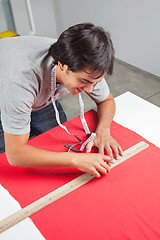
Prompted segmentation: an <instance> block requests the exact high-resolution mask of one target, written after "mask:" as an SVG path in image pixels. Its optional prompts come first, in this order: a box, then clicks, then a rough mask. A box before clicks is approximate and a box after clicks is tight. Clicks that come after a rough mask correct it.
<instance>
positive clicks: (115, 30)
mask: <svg viewBox="0 0 160 240" xmlns="http://www.w3.org/2000/svg"><path fill="white" fill-rule="evenodd" d="M53 2H54V7H55V9H56V12H55V17H56V25H57V33H58V34H59V33H61V32H62V31H63V30H64V29H66V28H67V27H69V26H71V25H74V24H76V23H80V22H85V21H90V22H93V23H94V24H96V25H101V26H103V27H104V28H105V30H109V32H110V33H111V36H112V40H113V43H114V47H115V50H116V58H118V59H120V60H122V61H124V62H127V63H129V64H131V65H133V66H136V67H138V68H141V69H143V70H145V71H148V72H150V73H152V74H154V75H157V76H160V1H159V0H53Z"/></svg>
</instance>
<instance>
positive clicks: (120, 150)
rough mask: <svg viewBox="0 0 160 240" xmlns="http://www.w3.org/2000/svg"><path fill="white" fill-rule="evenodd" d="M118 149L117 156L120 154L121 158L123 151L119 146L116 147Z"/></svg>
mask: <svg viewBox="0 0 160 240" xmlns="http://www.w3.org/2000/svg"><path fill="white" fill-rule="evenodd" d="M118 149H119V154H120V155H121V156H123V149H122V148H121V146H120V145H118Z"/></svg>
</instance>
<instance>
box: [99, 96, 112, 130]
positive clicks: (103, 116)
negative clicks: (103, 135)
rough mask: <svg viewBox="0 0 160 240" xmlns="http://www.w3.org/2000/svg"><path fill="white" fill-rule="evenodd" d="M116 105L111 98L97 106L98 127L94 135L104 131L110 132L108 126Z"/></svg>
mask: <svg viewBox="0 0 160 240" xmlns="http://www.w3.org/2000/svg"><path fill="white" fill-rule="evenodd" d="M115 110H116V105H115V101H114V99H113V98H111V99H108V100H106V101H105V102H102V103H100V104H98V106H97V112H98V119H99V122H98V126H97V129H96V133H97V134H98V133H99V132H102V131H104V130H107V131H110V126H111V123H112V120H113V118H114V115H115Z"/></svg>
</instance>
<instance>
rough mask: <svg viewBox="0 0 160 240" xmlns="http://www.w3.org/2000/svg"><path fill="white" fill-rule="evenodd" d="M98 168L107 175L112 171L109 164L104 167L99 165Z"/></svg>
mask: <svg viewBox="0 0 160 240" xmlns="http://www.w3.org/2000/svg"><path fill="white" fill-rule="evenodd" d="M106 166H108V165H107V164H106ZM97 170H98V171H99V172H101V173H102V174H104V175H106V174H107V172H109V171H110V168H109V166H108V168H104V167H103V166H101V165H98V167H97Z"/></svg>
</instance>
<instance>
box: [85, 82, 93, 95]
mask: <svg viewBox="0 0 160 240" xmlns="http://www.w3.org/2000/svg"><path fill="white" fill-rule="evenodd" d="M92 89H93V85H92V84H87V86H85V87H84V91H85V92H87V93H90V92H92Z"/></svg>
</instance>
